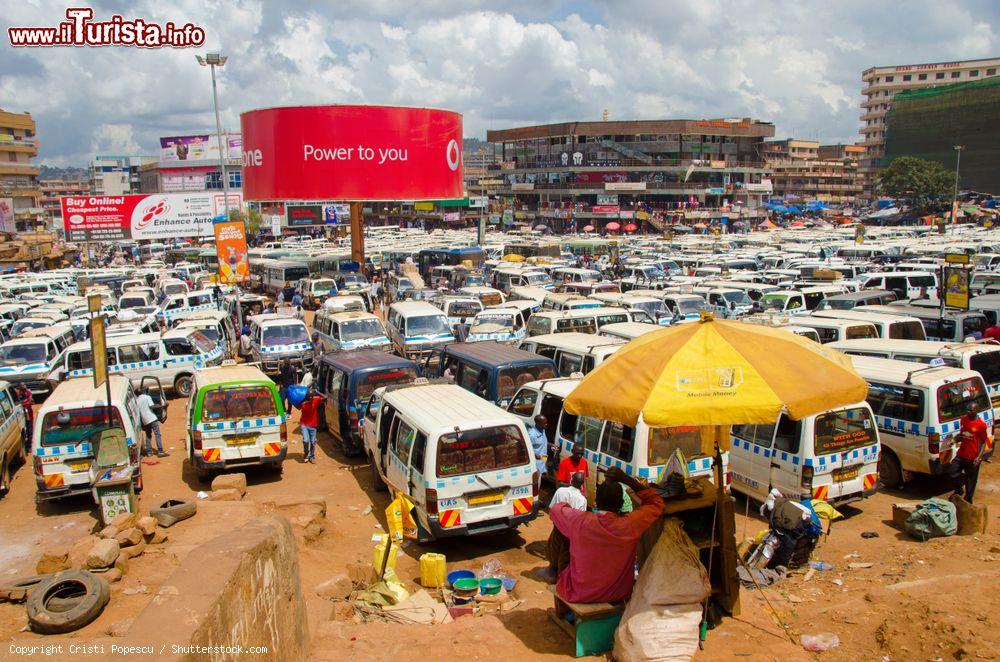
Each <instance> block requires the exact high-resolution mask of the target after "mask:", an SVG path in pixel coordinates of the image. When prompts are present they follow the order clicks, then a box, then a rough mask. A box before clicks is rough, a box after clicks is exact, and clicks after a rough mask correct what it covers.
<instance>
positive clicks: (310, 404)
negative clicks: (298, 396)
mask: <svg viewBox="0 0 1000 662" xmlns="http://www.w3.org/2000/svg"><path fill="white" fill-rule="evenodd" d="M325 399H326V398H324V397H323V396H322V395H321V394H320V393H319V391H317V390H316V389H314V388H313V389H309V394H308V395H307V396H306V399H305V400H303V401H302V404H301V405H299V409H301V410H302V418H300V419H299V427H300V428H301V429H302V458H303V460H304V461H305V462H311V463H312V464H316V428H318V427H319V408H320V407H322V406H323V401H324V400H325Z"/></svg>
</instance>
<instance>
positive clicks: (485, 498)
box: [466, 492, 503, 506]
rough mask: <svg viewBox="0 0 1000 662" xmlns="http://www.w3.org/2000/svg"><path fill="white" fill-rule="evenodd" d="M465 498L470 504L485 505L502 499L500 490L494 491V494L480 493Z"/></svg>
mask: <svg viewBox="0 0 1000 662" xmlns="http://www.w3.org/2000/svg"><path fill="white" fill-rule="evenodd" d="M466 500H467V501H468V502H469V505H470V506H485V505H487V504H491V503H497V502H498V501H503V494H502V493H501V492H496V493H495V494H480V495H477V496H470V497H469V498H468V499H466Z"/></svg>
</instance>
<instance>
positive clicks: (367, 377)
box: [355, 368, 417, 402]
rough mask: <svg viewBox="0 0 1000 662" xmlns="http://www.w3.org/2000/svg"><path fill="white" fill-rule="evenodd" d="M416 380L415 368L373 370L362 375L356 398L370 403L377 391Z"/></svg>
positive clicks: (356, 388) (356, 389)
mask: <svg viewBox="0 0 1000 662" xmlns="http://www.w3.org/2000/svg"><path fill="white" fill-rule="evenodd" d="M416 378H417V372H416V370H414V369H413V368H390V369H387V370H373V371H371V372H367V373H365V374H363V375H361V378H360V379H358V383H357V386H356V387H355V391H356V394H355V397H356V398H357V399H358V400H360V401H361V402H368V401H369V400H371V397H372V393H374V392H375V389H377V388H381V387H382V386H389V385H390V384H409V383H410V382H412V381H413V380H414V379H416Z"/></svg>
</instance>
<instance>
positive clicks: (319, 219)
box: [285, 205, 326, 228]
mask: <svg viewBox="0 0 1000 662" xmlns="http://www.w3.org/2000/svg"><path fill="white" fill-rule="evenodd" d="M285 219H286V220H287V222H288V227H290V228H304V227H311V226H314V225H325V224H326V220H325V216H324V212H323V205H285Z"/></svg>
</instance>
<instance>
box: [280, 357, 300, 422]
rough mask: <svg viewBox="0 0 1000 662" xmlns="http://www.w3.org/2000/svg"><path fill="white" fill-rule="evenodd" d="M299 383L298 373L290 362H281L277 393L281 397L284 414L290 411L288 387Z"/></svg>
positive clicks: (286, 360)
mask: <svg viewBox="0 0 1000 662" xmlns="http://www.w3.org/2000/svg"><path fill="white" fill-rule="evenodd" d="M298 383H299V373H298V372H297V371H296V370H295V368H293V367H292V362H291V361H289V360H288V359H282V360H281V367H280V368H279V369H278V393H279V395H281V404H283V405H284V406H285V414H288V412H290V411H291V409H292V408H291V403H290V402H289V401H288V387H289V386H295V385H296V384H298Z"/></svg>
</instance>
